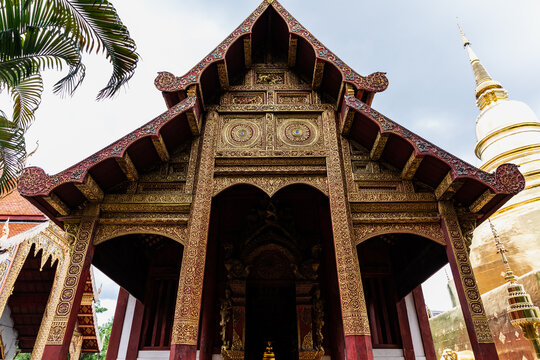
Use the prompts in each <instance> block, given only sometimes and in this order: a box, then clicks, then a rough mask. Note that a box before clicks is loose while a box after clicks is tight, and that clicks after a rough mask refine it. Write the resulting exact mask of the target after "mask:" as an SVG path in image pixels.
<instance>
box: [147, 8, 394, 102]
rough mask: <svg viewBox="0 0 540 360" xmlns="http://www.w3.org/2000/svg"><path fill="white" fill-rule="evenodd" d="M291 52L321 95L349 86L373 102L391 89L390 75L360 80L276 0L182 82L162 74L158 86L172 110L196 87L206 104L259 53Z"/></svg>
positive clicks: (288, 57)
mask: <svg viewBox="0 0 540 360" xmlns="http://www.w3.org/2000/svg"><path fill="white" fill-rule="evenodd" d="M268 42H269V43H271V45H270V46H271V47H272V48H274V49H276V50H275V51H279V50H280V49H281V50H283V51H285V52H286V59H285V62H287V63H288V64H289V66H290V67H291V68H293V69H295V70H296V71H297V72H298V73H299V74H300V75H303V77H304V78H307V79H308V80H310V82H311V80H312V79H315V78H316V77H317V76H320V77H321V78H320V79H319V80H317V81H319V82H320V84H317V85H319V86H321V88H322V89H321V90H322V91H323V92H326V93H328V94H330V95H331V97H333V98H334V99H338V98H339V94H340V93H341V92H342V90H343V85H344V84H345V83H348V84H351V85H353V86H354V87H355V88H356V89H357V90H361V91H364V92H365V93H366V95H368V94H369V97H371V98H372V97H373V94H374V93H376V92H380V91H384V90H385V89H386V88H387V87H388V79H387V78H386V76H385V73H382V72H376V73H373V74H371V75H368V76H362V75H359V74H358V73H357V72H355V71H354V70H353V69H351V68H350V67H349V66H348V65H347V64H345V63H344V62H343V61H342V60H340V59H339V58H338V57H337V56H336V55H335V54H334V53H333V52H332V51H330V50H329V49H328V48H326V47H325V46H324V45H323V44H322V43H321V42H320V41H319V40H317V39H316V38H315V37H314V36H313V35H312V34H311V33H310V32H309V31H308V30H307V29H306V28H305V27H303V26H302V24H300V23H299V22H298V21H297V20H296V19H295V18H294V17H293V16H292V15H291V14H289V12H288V11H287V10H286V9H285V8H284V7H283V6H282V5H281V4H280V3H279V2H278V1H277V0H265V1H263V3H262V4H261V5H259V7H258V8H257V9H255V11H254V12H253V13H251V15H250V16H248V17H247V19H246V20H245V21H244V22H243V23H242V24H240V26H238V27H237V28H236V29H235V30H234V31H233V32H232V33H231V34H230V35H229V36H228V37H227V38H226V39H225V40H224V41H223V42H222V43H221V44H219V45H218V46H217V47H216V48H215V49H214V50H212V51H211V52H210V53H209V54H208V55H207V56H206V57H205V58H204V59H203V60H201V61H200V62H199V63H198V64H197V65H195V66H194V67H193V68H192V69H191V70H190V71H188V72H187V73H186V74H185V75H183V76H180V77H177V76H174V75H173V74H171V73H169V72H161V73H159V75H158V76H157V78H156V80H155V81H154V84H155V85H156V87H157V89H158V90H160V91H162V92H163V96H164V98H165V101H166V103H167V105H168V106H172V105H174V104H176V103H177V102H178V101H180V100H181V99H183V98H184V97H185V96H186V89H188V88H189V87H190V86H192V85H196V87H197V89H198V91H199V95H200V96H201V97H202V100H203V103H204V102H205V101H206V100H207V99H208V98H209V97H211V95H212V90H213V89H214V88H215V87H214V85H215V84H218V85H221V87H222V88H227V87H228V84H229V82H230V81H231V80H232V79H234V78H235V75H236V74H237V73H239V72H240V71H242V69H244V68H249V67H250V66H251V63H252V62H253V58H254V57H256V54H257V49H258V48H261V47H265V46H268V45H267V43H268Z"/></svg>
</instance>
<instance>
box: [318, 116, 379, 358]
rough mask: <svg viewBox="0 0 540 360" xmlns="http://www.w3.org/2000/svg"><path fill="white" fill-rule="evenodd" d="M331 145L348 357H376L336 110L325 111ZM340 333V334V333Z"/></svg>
mask: <svg viewBox="0 0 540 360" xmlns="http://www.w3.org/2000/svg"><path fill="white" fill-rule="evenodd" d="M323 124H324V136H325V138H326V141H327V142H328V146H327V151H328V154H327V157H326V166H327V174H328V175H327V176H328V193H329V198H330V214H331V218H332V233H333V240H334V248H335V251H336V264H337V273H338V283H339V293H340V299H341V314H342V320H343V332H344V337H345V348H346V350H345V351H346V354H347V359H348V360H352V359H373V351H372V345H371V335H370V332H369V320H368V316H367V310H366V302H365V299H364V290H363V287H362V276H361V275H360V265H359V264H358V255H357V253H356V248H355V246H354V241H353V240H354V239H353V232H352V221H351V213H350V210H349V203H348V200H347V193H346V185H345V184H346V180H345V176H344V172H343V167H342V158H341V153H340V150H339V149H340V138H339V137H338V136H339V135H338V133H337V129H336V117H335V114H334V112H333V111H330V110H327V111H325V112H324V113H323ZM336 336H339V335H336Z"/></svg>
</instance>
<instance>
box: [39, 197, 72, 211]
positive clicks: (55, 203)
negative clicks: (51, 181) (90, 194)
mask: <svg viewBox="0 0 540 360" xmlns="http://www.w3.org/2000/svg"><path fill="white" fill-rule="evenodd" d="M43 200H45V201H46V202H47V203H48V204H49V205H50V206H51V207H52V208H53V209H54V210H56V211H57V212H58V213H59V214H60V215H62V216H66V215H69V213H70V211H71V210H70V208H69V206H67V205H66V203H64V202H63V201H62V200H60V198H59V197H58V196H56V194H55V193H51V194H50V195H49V196H44V197H43Z"/></svg>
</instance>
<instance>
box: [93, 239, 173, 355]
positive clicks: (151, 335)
mask: <svg viewBox="0 0 540 360" xmlns="http://www.w3.org/2000/svg"><path fill="white" fill-rule="evenodd" d="M182 254H183V246H182V245H181V244H180V243H178V242H176V241H174V240H171V239H169V238H167V237H164V236H161V235H155V234H131V235H124V236H120V237H117V238H114V239H111V240H108V241H106V242H104V243H101V244H99V245H97V246H96V248H95V252H94V256H93V259H92V263H93V265H94V266H96V267H97V268H98V269H99V270H101V271H102V272H103V273H104V274H105V275H107V276H108V277H109V278H111V279H112V280H113V281H114V282H116V283H117V284H118V285H119V286H120V287H121V288H122V289H123V290H121V292H122V291H125V292H127V293H128V294H129V299H130V301H132V303H134V305H133V306H131V307H130V306H128V308H130V309H132V310H131V312H130V313H129V314H128V313H127V312H126V315H125V318H124V319H123V324H116V323H115V326H117V325H118V326H119V327H120V328H122V325H123V327H124V328H127V331H126V332H124V331H122V337H125V339H120V343H122V340H125V341H127V342H129V344H130V347H131V349H130V348H128V349H126V350H125V351H135V352H137V353H138V351H141V350H143V351H145V350H152V351H156V350H169V349H170V341H171V332H172V324H173V319H174V309H175V304H176V293H177V289H178V278H179V275H180V267H181V264H182ZM126 324H127V325H126ZM128 339H129V340H128ZM131 344H137V346H132V345H131ZM115 351H119V350H115ZM120 351H121V350H120ZM121 355H122V356H120V358H135V357H136V356H137V354H134V355H129V354H121ZM133 356H134V357H133Z"/></svg>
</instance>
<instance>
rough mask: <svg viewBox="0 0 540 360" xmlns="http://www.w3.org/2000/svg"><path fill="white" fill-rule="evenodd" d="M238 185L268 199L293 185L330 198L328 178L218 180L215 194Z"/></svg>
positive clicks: (266, 177) (235, 178) (263, 177)
mask: <svg viewBox="0 0 540 360" xmlns="http://www.w3.org/2000/svg"><path fill="white" fill-rule="evenodd" d="M237 185H251V186H254V187H256V188H257V189H259V190H261V191H263V192H264V193H265V194H266V195H268V197H270V198H271V197H272V196H274V195H275V194H276V193H277V192H278V191H280V190H282V189H284V188H286V187H288V186H291V185H307V186H309V187H311V188H313V189H315V190H318V191H320V192H321V193H322V194H323V195H325V196H328V183H327V181H326V177H323V176H320V177H315V176H314V177H301V176H298V177H296V176H295V177H283V178H282V177H274V176H262V177H251V178H249V179H247V178H245V177H227V178H217V179H215V183H214V194H213V196H214V197H215V196H217V195H219V194H220V193H222V192H223V191H225V190H227V189H230V188H231V187H233V186H237Z"/></svg>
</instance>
